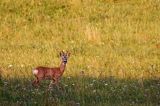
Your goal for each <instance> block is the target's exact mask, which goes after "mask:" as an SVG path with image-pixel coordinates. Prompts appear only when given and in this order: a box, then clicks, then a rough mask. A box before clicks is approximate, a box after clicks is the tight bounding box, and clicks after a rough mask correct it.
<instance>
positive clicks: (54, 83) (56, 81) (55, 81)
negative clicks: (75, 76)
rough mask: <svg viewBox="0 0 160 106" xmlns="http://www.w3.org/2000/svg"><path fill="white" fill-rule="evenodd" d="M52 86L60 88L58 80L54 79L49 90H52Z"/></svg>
mask: <svg viewBox="0 0 160 106" xmlns="http://www.w3.org/2000/svg"><path fill="white" fill-rule="evenodd" d="M52 85H56V87H57V88H59V86H58V79H55V78H53V79H52V80H51V82H50V84H49V89H51V88H52Z"/></svg>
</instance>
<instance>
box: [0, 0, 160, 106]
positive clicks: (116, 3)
mask: <svg viewBox="0 0 160 106" xmlns="http://www.w3.org/2000/svg"><path fill="white" fill-rule="evenodd" d="M159 20H160V1H159V0H135V1H133V0H60V1H59V0H47V1H46V0H27V1H26V0H0V67H1V76H2V77H1V83H2V86H1V88H0V91H1V92H2V93H1V95H2V96H1V99H0V100H1V101H4V102H3V103H4V104H5V103H7V102H8V103H9V102H11V103H16V101H19V100H20V98H21V97H22V96H23V95H24V99H25V98H28V96H29V95H30V97H29V98H30V99H29V100H31V99H33V101H34V100H35V101H37V100H38V99H37V98H38V97H41V99H40V100H38V101H41V100H42V99H43V96H40V95H43V94H44V93H45V92H43V91H44V87H45V86H46V85H47V84H46V85H45V84H44V85H45V86H44V85H41V86H43V87H42V88H41V89H40V88H39V90H40V93H41V94H39V96H38V94H35V96H37V98H34V97H35V96H33V97H31V95H34V93H33V92H34V90H36V89H34V88H32V87H31V88H30V86H28V84H30V83H31V79H33V75H32V71H31V70H32V69H33V68H34V67H36V66H39V65H43V66H49V67H53V66H58V65H59V63H60V59H59V57H58V53H59V51H61V50H63V49H64V50H69V51H70V52H71V58H70V59H69V62H68V65H67V69H66V71H65V73H64V79H63V78H62V82H64V83H71V82H72V81H75V82H74V83H76V84H78V85H76V86H77V88H78V87H79V86H80V88H79V90H78V91H76V89H77V88H66V90H70V91H68V93H67V94H68V95H69V94H70V93H73V95H70V96H62V97H61V96H60V97H56V98H58V100H60V101H58V102H56V103H57V105H58V104H62V105H64V104H65V103H66V101H72V99H73V98H75V99H76V100H75V101H79V102H81V103H80V104H82V105H87V104H88V105H89V104H90V103H91V101H94V100H95V104H96V103H97V104H99V105H103V103H104V105H105V104H108V105H111V104H110V103H114V100H117V103H119V102H122V105H123V103H124V104H125V103H126V105H127V104H130V103H131V101H133V102H134V103H140V102H135V101H136V99H138V100H142V104H143V103H146V102H148V103H151V104H152V103H153V101H154V102H155V103H156V104H158V99H159V96H160V94H159V92H160V91H159V90H158V87H159V85H158V84H159V76H160V47H159V45H160V30H159V25H160V21H159ZM81 74H84V76H85V78H84V79H86V80H84V81H81V83H79V81H78V79H79V78H81ZM67 77H76V78H77V79H76V78H73V79H71V80H65V78H67ZM103 78H104V79H106V80H105V81H110V80H111V83H110V86H109V87H108V88H105V87H102V86H101V82H99V80H100V79H103ZM90 79H92V80H93V79H96V80H98V82H99V83H97V84H96V85H97V87H98V88H96V85H95V88H94V89H95V90H96V91H97V89H99V91H98V92H99V93H98V94H97V93H96V94H95V95H94V93H93V92H92V91H89V90H90V88H87V90H85V87H84V86H85V84H89V82H90ZM114 80H116V81H115V82H117V81H118V82H119V83H114ZM123 80H124V81H123ZM130 81H131V83H130ZM154 81H155V83H154ZM5 82H7V83H9V84H5ZM16 82H17V83H16ZM152 82H153V86H152ZM18 83H19V84H18ZM46 83H47V82H46ZM113 83H114V84H115V85H114V84H113ZM107 84H108V83H107ZM112 84H113V85H112ZM130 84H131V85H130ZM135 84H140V86H141V87H142V88H138V87H139V85H137V86H135V88H134V85H135ZM71 85H72V84H71ZM123 85H124V86H127V87H126V89H125V87H124V86H123ZM16 86H19V87H22V86H24V88H25V87H26V86H28V87H29V88H28V87H26V89H32V90H33V92H32V91H27V90H23V87H22V88H16ZM117 87H118V88H117ZM119 87H120V88H119ZM152 87H153V89H152ZM114 88H115V89H114ZM16 89H19V90H22V91H23V92H22V95H21V94H20V95H18V96H16V95H17V94H18V93H19V91H16V92H15V94H13V93H14V90H16ZM123 89H125V91H126V90H128V91H127V93H125V92H123ZM155 89H156V90H155ZM107 90H108V91H107ZM112 90H113V91H112ZM145 90H148V91H146V92H148V94H147V95H149V96H147V97H148V98H147V97H145V96H142V95H141V94H144V92H145ZM79 91H80V92H79ZM35 92H37V93H38V91H35ZM105 92H108V93H107V94H104V95H103V93H105ZM109 92H111V93H109ZM113 92H114V93H113ZM26 93H27V94H26ZM79 93H81V94H79ZM130 93H131V95H132V96H133V97H132V96H131V97H130V95H129V94H130ZM139 93H140V95H139ZM152 93H153V94H152ZM53 94H54V93H53ZM115 94H117V95H115ZM7 95H8V96H9V95H11V96H13V97H7ZM87 95H88V96H87ZM96 95H99V96H97V98H101V99H100V100H99V101H98V100H97V99H96ZM127 95H128V96H127ZM89 96H93V97H95V98H92V97H91V98H89ZM50 97H52V96H51V95H50ZM63 97H64V98H63ZM70 97H71V100H68V99H66V98H70ZM87 97H88V98H87ZM103 97H104V98H103ZM115 97H119V98H118V99H117V98H115ZM127 97H129V98H130V99H127ZM84 98H86V100H83V99H84ZM107 98H108V99H107ZM112 99H113V100H112ZM101 100H102V104H100V101H101ZM31 101H32V100H31ZM44 101H45V100H44ZM54 101H55V100H54ZM73 101H74V100H73ZM73 101H72V102H73ZM118 101H119V102H118ZM22 102H23V103H25V104H26V105H32V104H33V103H34V102H31V104H28V101H26V100H22ZM8 103H7V104H8ZM45 103H46V102H45ZM45 103H44V104H45ZM92 103H93V102H92ZM71 104H72V103H71Z"/></svg>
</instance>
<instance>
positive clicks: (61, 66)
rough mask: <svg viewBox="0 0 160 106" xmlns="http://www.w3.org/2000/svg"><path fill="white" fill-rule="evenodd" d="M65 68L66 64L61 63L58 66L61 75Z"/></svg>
mask: <svg viewBox="0 0 160 106" xmlns="http://www.w3.org/2000/svg"><path fill="white" fill-rule="evenodd" d="M65 67H66V63H64V62H61V64H60V71H61V72H62V73H63V72H64V70H65Z"/></svg>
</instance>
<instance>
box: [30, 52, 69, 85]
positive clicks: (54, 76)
mask: <svg viewBox="0 0 160 106" xmlns="http://www.w3.org/2000/svg"><path fill="white" fill-rule="evenodd" d="M69 56H70V53H69V52H66V53H65V52H64V51H62V52H60V57H61V64H60V66H59V67H53V68H49V67H43V66H39V67H37V68H35V69H34V70H33V74H34V75H35V77H36V79H35V80H34V81H33V83H32V84H33V85H34V86H35V85H36V86H37V85H39V82H40V81H41V80H43V79H46V78H49V79H50V80H51V83H50V85H49V88H51V85H52V84H54V85H56V86H57V87H58V81H59V80H60V77H61V76H62V75H63V73H64V70H65V67H66V64H67V60H68V58H69Z"/></svg>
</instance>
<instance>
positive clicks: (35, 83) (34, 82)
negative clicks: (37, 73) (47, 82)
mask: <svg viewBox="0 0 160 106" xmlns="http://www.w3.org/2000/svg"><path fill="white" fill-rule="evenodd" d="M32 85H33V86H37V85H39V79H38V77H36V79H35V80H34V81H33V83H32Z"/></svg>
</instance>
